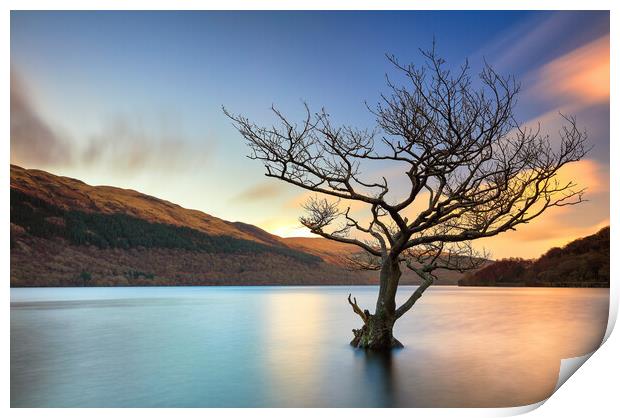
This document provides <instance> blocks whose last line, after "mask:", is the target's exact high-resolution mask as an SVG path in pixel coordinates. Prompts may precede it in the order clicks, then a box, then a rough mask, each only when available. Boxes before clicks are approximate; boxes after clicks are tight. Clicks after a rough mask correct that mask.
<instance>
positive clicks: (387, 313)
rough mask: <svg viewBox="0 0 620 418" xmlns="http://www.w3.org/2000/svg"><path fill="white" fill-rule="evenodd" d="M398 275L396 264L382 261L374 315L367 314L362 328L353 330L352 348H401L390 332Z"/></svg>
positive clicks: (377, 349) (392, 327)
mask: <svg viewBox="0 0 620 418" xmlns="http://www.w3.org/2000/svg"><path fill="white" fill-rule="evenodd" d="M400 275H401V271H400V266H399V265H398V262H396V261H393V260H391V259H387V260H385V261H384V263H383V266H382V268H381V274H380V276H379V278H380V286H379V296H378V298H377V306H376V310H375V313H374V314H367V315H366V316H367V319H366V320H365V324H364V326H363V327H362V328H360V329H354V330H353V335H354V337H353V340H352V341H351V345H352V346H353V347H357V348H364V349H369V350H375V351H383V350H389V349H392V348H397V347H402V346H403V345H402V344H401V343H400V341H398V340H397V339H396V338H394V335H393V332H392V330H393V329H394V323H395V322H396V315H395V312H396V289H397V288H398V281H399V280H400Z"/></svg>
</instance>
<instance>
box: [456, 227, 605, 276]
mask: <svg viewBox="0 0 620 418" xmlns="http://www.w3.org/2000/svg"><path fill="white" fill-rule="evenodd" d="M458 284H459V286H532V287H535V286H549V287H609V227H606V228H603V229H601V230H600V231H599V232H597V233H596V234H593V235H590V236H587V237H585V238H580V239H577V240H575V241H573V242H571V243H569V244H567V245H566V246H564V247H562V248H552V249H550V250H549V251H547V252H546V253H545V254H544V255H543V256H541V257H540V258H538V259H537V260H523V259H519V258H510V259H504V260H499V261H497V262H495V263H493V264H491V265H488V266H486V267H485V268H482V269H480V270H478V271H477V272H474V273H471V274H468V275H466V277H464V278H463V279H461V280H459V282H458Z"/></svg>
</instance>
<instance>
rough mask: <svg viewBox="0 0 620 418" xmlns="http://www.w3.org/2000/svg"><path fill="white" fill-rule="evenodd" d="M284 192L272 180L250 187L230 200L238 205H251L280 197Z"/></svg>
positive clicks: (279, 185)
mask: <svg viewBox="0 0 620 418" xmlns="http://www.w3.org/2000/svg"><path fill="white" fill-rule="evenodd" d="M284 192H285V187H284V186H283V185H282V184H281V183H279V182H276V181H275V180H274V181H271V182H263V183H258V184H255V185H253V186H250V187H248V188H246V189H245V190H243V191H242V192H241V193H239V194H237V195H236V196H234V197H233V198H232V199H230V200H231V201H232V202H239V203H252V202H257V201H264V200H269V199H274V198H277V197H280V196H282V195H283V194H284Z"/></svg>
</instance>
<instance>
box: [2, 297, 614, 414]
mask: <svg viewBox="0 0 620 418" xmlns="http://www.w3.org/2000/svg"><path fill="white" fill-rule="evenodd" d="M414 289H415V288H414V287H404V288H402V289H401V290H399V295H400V297H401V299H404V298H406V297H407V296H408V295H409V294H410V292H412V291H413V290H414ZM349 292H352V293H353V295H354V296H356V297H357V299H358V302H359V303H360V305H361V306H363V307H368V308H371V307H372V305H373V301H374V298H375V297H376V293H377V288H376V287H164V288H156V287H151V288H54V289H49V288H48V289H11V406H13V407H74V406H82V407H91V406H92V407H125V406H131V407H207V406H237V407H242V406H253V407H260V406H274V407H279V406H298V407H302V406H312V407H322V406H325V407H335V406H346V407H363V406H411V407H413V406H421V407H433V406H436V407H440V406H441V407H458V406H460V407H464V406H475V407H487V406H495V407H499V406H519V405H526V404H530V403H534V402H537V401H540V400H543V399H545V398H546V397H548V396H549V395H550V394H551V393H552V391H553V388H554V387H555V384H556V381H557V377H558V372H559V367H560V359H562V358H568V357H576V356H581V355H583V354H586V353H588V352H590V351H593V350H595V349H596V348H598V346H599V344H600V342H601V339H602V336H603V334H604V331H605V327H606V324H607V312H608V303H609V289H548V288H457V287H435V288H431V289H429V290H428V291H427V292H426V294H425V295H424V297H423V298H422V299H420V300H419V301H418V304H417V305H416V306H414V308H413V309H412V310H411V311H410V312H409V313H408V314H407V315H406V316H404V317H403V318H401V320H400V321H399V322H398V323H397V327H396V330H395V334H396V337H397V338H398V339H399V340H400V341H401V342H402V343H403V344H405V348H404V349H402V350H398V351H395V352H393V353H392V354H391V355H367V354H365V353H364V352H360V351H356V350H354V349H352V348H351V347H350V346H349V345H348V341H349V340H350V339H351V337H352V333H351V329H352V328H354V327H356V328H357V327H359V325H360V324H359V318H358V317H356V316H355V315H354V314H353V312H352V311H351V308H350V306H349V305H348V304H347V302H346V296H347V294H348V293H349Z"/></svg>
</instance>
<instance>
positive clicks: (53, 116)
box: [11, 11, 609, 256]
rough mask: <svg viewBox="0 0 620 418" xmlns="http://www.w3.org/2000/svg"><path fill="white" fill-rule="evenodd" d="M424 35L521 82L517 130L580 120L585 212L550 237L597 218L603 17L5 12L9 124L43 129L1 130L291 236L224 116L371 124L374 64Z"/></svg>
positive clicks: (283, 212) (80, 170)
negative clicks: (21, 118) (585, 134)
mask: <svg viewBox="0 0 620 418" xmlns="http://www.w3.org/2000/svg"><path fill="white" fill-rule="evenodd" d="M433 38H435V40H436V42H437V49H438V51H439V53H440V54H441V55H442V56H443V57H444V58H446V59H447V61H448V63H449V64H451V65H454V66H457V65H460V64H461V63H462V62H463V60H464V59H466V58H469V59H470V62H471V64H472V66H473V68H474V69H475V68H479V66H480V65H481V64H482V62H483V61H482V60H483V59H486V60H487V61H488V62H489V63H491V64H493V65H494V66H495V67H496V68H497V69H498V70H499V71H500V72H503V73H511V74H514V75H515V76H516V77H517V78H518V79H520V80H521V81H522V83H523V93H522V97H521V100H520V105H519V108H518V116H519V117H520V118H521V119H522V120H523V121H531V120H543V121H549V126H550V127H551V128H550V129H552V128H554V127H555V123H556V122H554V121H553V118H552V116H553V115H556V116H557V111H558V110H564V111H567V112H570V113H574V114H576V115H577V117H578V119H579V120H580V121H583V122H584V123H585V124H586V125H587V128H588V131H589V133H590V138H591V141H592V142H593V144H594V146H595V148H594V150H593V152H592V153H591V155H590V156H589V161H590V162H589V164H590V165H591V166H590V170H591V171H592V172H593V174H592V178H591V179H589V181H590V182H593V183H597V185H596V188H597V189H595V190H598V194H597V195H596V196H592V197H594V198H595V200H594V202H595V205H592V204H590V207H585V205H584V208H582V209H584V210H587V211H588V213H591V214H592V216H590V217H586V218H587V219H586V220H581V221H580V222H581V224H580V225H579V228H577V229H575V228H573V229H570V231H569V230H567V231H565V233H564V234H563V235H561V236H558V237H554V238H553V240H554V241H553V243H559V242H560V241H562V242H564V241H566V240H568V239H569V238H570V237H573V236H576V235H579V234H583V233H586V232H588V233H589V232H593V231H592V230H593V229H595V228H597V227H598V226H599V225H602V224H604V223H605V222H608V218H609V204H608V166H609V157H608V153H609V90H608V84H609V81H608V80H609V74H608V71H609V64H608V62H609V61H608V60H609V58H608V55H609V49H608V48H609V47H608V45H609V14H608V13H607V12H526V11H515V12H506V11H501V12H492V11H486V12H484V11H482V12H477V11H469V12H447V11H440V12H420V11H411V12H267V11H264V12H112V11H107V12H62V11H58V12H12V13H11V78H12V80H11V85H12V92H11V98H12V124H13V123H14V122H13V118H14V117H17V116H14V115H19V112H17V111H14V107H13V102H15V103H19V104H21V106H19V109H21V110H22V111H23V110H24V109H25V110H26V113H27V117H26V118H25V120H27V121H29V123H30V122H32V121H34V122H33V123H32V124H34V125H36V124H40V125H41V126H37V127H36V129H34V130H31V131H29V130H28V129H26V128H24V129H25V132H21V133H20V132H16V133H13V131H12V137H11V161H12V162H14V163H17V164H20V165H23V166H26V167H29V168H33V167H34V168H41V169H45V170H49V171H52V172H54V173H58V174H63V175H68V176H72V177H77V178H80V179H82V180H84V181H86V182H88V183H91V184H111V185H116V186H120V187H128V188H133V189H137V190H140V191H143V192H145V193H149V194H152V195H155V196H158V197H162V198H165V199H168V200H171V201H173V202H175V203H179V204H181V205H182V206H185V207H190V208H195V209H200V210H203V211H205V212H207V213H210V214H213V215H215V216H219V217H222V218H225V219H228V220H241V221H245V222H250V223H254V224H257V225H259V226H262V227H264V228H266V229H268V230H270V231H272V232H276V233H280V234H285V235H297V234H299V235H303V234H304V232H303V231H302V230H299V229H297V223H296V218H297V216H298V215H299V214H300V212H301V210H300V208H299V205H297V203H298V202H299V200H300V199H301V198H302V197H303V196H302V193H301V192H300V191H298V190H295V189H294V188H292V187H287V186H284V185H279V184H275V183H274V182H275V180H272V181H269V180H268V179H265V178H264V177H262V173H263V171H262V167H261V166H260V164H259V163H257V162H255V161H250V160H248V159H247V158H245V155H246V154H247V149H246V147H245V145H244V143H243V141H242V140H241V138H240V137H239V135H238V134H237V133H236V131H235V130H234V129H233V128H232V127H231V125H230V122H229V121H228V120H227V119H226V118H225V116H224V115H223V113H222V111H221V106H223V105H224V106H226V107H227V108H228V109H230V110H232V111H233V112H236V113H243V114H245V115H247V116H248V117H250V118H251V119H254V120H256V121H258V122H262V123H270V122H272V121H273V119H272V115H271V114H270V112H269V107H270V106H271V105H272V104H276V105H277V106H278V107H279V108H280V109H282V110H283V111H284V112H285V113H287V114H289V115H291V116H293V117H294V116H298V115H300V114H301V111H302V109H303V108H302V100H306V101H307V102H308V103H309V104H310V106H312V107H314V108H319V107H321V106H325V107H326V108H327V110H328V111H329V112H330V113H331V114H332V115H333V117H334V119H335V120H336V121H337V122H339V123H346V124H351V125H357V126H369V127H371V126H373V122H374V121H373V118H372V117H371V115H370V114H369V113H368V111H367V110H366V108H365V105H364V101H368V102H369V103H374V102H376V101H377V99H378V96H379V94H380V92H382V91H385V78H384V77H385V73H386V72H387V73H393V71H392V69H391V68H390V65H389V64H388V63H387V61H386V60H385V57H384V54H385V53H393V54H395V55H396V56H397V57H399V58H400V59H401V60H402V61H411V62H414V63H415V62H419V61H420V55H419V53H418V48H420V47H422V48H427V47H429V46H430V45H431V42H432V40H433ZM605 42H606V45H607V92H606V96H605V91H604V88H602V90H601V92H600V93H597V94H593V93H591V91H592V87H591V86H590V85H589V84H588V83H592V82H593V81H592V80H595V82H596V83H598V84H596V85H597V86H599V85H600V84H601V83H602V85H603V87H604V83H605V82H604V80H603V81H602V82H599V81H600V78H601V77H600V75H599V73H600V72H601V70H600V69H601V68H602V69H603V70H604V68H605V64H604V62H603V64H600V59H601V58H600V56H601V55H605V54H604V50H605ZM601 51H603V52H601ZM592 54H594V55H592ZM592 57H594V58H592ZM604 58H605V57H603V58H602V59H603V61H604ZM571 60H572V61H571ZM573 63H577V64H578V65H577V67H579V68H580V69H579V71H578V73H575V71H577V70H570V71H568V70H565V69H566V68H574V67H575V65H573ZM592 63H593V64H592ZM597 63H598V64H597ZM592 65H598V67H597V69H596V70H591V67H592ZM597 71H598V72H597ZM603 72H604V71H603ZM558 74H559V75H558ZM584 74H585V75H584ZM556 75H557V77H556ZM562 77H563V78H562ZM603 78H604V75H603ZM584 80H585V81H584ZM599 87H600V86H599ZM597 89H598V87H597ZM595 90H596V89H595ZM596 91H597V92H598V91H599V90H596ZM19 109H18V110H19ZM33 115H34V116H33ZM42 150H45V151H42ZM597 176H598V177H597ZM605 178H606V179H607V185H602V186H601V183H602V182H603V180H605ZM563 216H565V218H563V219H565V223H574V222H573V218H574V219H577V218H579V219H581V218H584V217H583V216H578V215H577V212H575V213H572V214H571V213H567V214H565V215H563ZM556 223H557V224H560V223H562V222H561V221H556ZM525 235H527V234H525ZM525 235H524V237H523V240H524V242H525V241H527V240H530V241H536V243H537V245H535V246H532V247H530V248H534V249H533V250H528V251H529V252H528V251H524V252H523V255H525V256H529V255H535V253H536V252H538V253H539V252H541V251H543V250H544V249H546V248H548V246H549V245H550V243H551V241H552V240H551V239H549V238H545V237H540V236H536V234H534V235H533V237H529V238H528V236H529V235H528V236H525ZM530 235H531V234H530ZM513 239H514V237H513ZM491 244H492V245H493V246H495V247H497V248H500V247H501V245H500V244H501V242H492V243H491ZM500 252H501V251H500Z"/></svg>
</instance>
